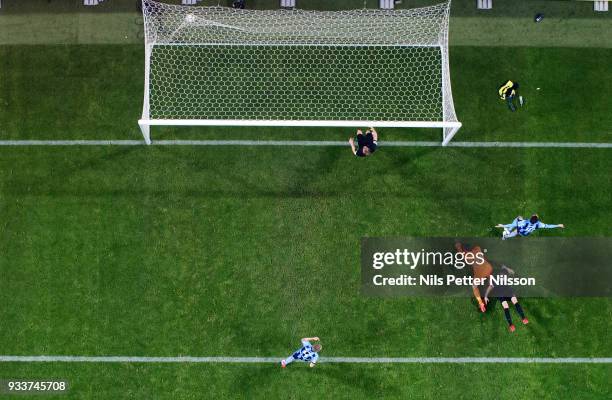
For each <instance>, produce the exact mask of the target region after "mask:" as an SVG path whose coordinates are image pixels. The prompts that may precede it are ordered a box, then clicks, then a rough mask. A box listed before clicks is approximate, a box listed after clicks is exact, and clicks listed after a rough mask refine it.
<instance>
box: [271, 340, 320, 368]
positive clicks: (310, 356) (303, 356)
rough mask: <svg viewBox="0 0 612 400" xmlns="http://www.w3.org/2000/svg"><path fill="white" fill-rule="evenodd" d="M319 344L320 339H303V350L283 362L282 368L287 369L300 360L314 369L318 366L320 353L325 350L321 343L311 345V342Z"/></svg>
mask: <svg viewBox="0 0 612 400" xmlns="http://www.w3.org/2000/svg"><path fill="white" fill-rule="evenodd" d="M311 341H312V342H318V341H319V338H318V337H316V336H315V337H311V338H308V337H307V338H303V339H302V348H300V349H299V350H298V351H296V352H295V353H293V354H292V355H290V356H289V357H287V358H286V359H284V360H281V367H283V368H285V367H286V366H287V364H291V363H292V362H294V361H295V360H300V361H304V362H307V363H309V364H308V365H309V366H310V367H311V368H312V367H314V366H315V365H316V363H317V360H318V359H319V354H318V353H319V352H320V351H321V349H322V348H323V346H321V344H320V343H317V344H310V342H311Z"/></svg>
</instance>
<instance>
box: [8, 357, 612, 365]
mask: <svg viewBox="0 0 612 400" xmlns="http://www.w3.org/2000/svg"><path fill="white" fill-rule="evenodd" d="M280 360H281V357H190V356H180V357H132V356H0V362H3V363H7V362H24V363H44V362H65V363H231V364H244V363H251V364H253V363H255V364H269V363H279V362H280ZM319 361H320V362H321V363H360V364H611V363H612V357H603V358H589V357H321V358H320V359H319Z"/></svg>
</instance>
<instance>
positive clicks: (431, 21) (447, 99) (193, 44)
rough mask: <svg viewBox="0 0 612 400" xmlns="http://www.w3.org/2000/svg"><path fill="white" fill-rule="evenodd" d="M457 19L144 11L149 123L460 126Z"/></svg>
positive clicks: (436, 14) (429, 12) (443, 9)
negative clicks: (453, 51)
mask: <svg viewBox="0 0 612 400" xmlns="http://www.w3.org/2000/svg"><path fill="white" fill-rule="evenodd" d="M449 9H450V2H445V3H442V4H438V5H435V6H431V7H424V8H417V9H411V10H373V9H362V10H351V11H336V12H322V11H303V10H280V9H279V10H238V9H232V8H225V7H194V6H177V5H169V4H164V3H159V2H156V1H153V0H144V1H143V14H144V20H145V45H146V71H145V73H146V87H145V107H144V112H143V119H163V120H269V121H283V120H284V121H372V122H377V121H397V122H401V121H457V118H456V116H455V111H454V107H453V102H452V94H451V90H450V78H449V69H448V43H447V42H448V20H449ZM322 125H324V123H322ZM397 126H402V125H401V124H398V125H397Z"/></svg>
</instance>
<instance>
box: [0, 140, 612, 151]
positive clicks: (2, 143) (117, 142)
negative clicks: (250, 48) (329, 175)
mask: <svg viewBox="0 0 612 400" xmlns="http://www.w3.org/2000/svg"><path fill="white" fill-rule="evenodd" d="M145 145H146V144H145V142H144V141H142V140H0V146H145ZM151 145H153V146H315V147H328V146H348V142H346V141H326V140H154V141H153V142H152V144H151ZM379 145H380V146H383V147H441V146H442V144H441V143H440V142H426V141H389V142H385V141H380V143H379ZM446 147H497V148H517V147H519V148H520V147H522V148H594V149H597V148H600V149H609V148H612V143H591V142H450V143H448V144H447V145H446Z"/></svg>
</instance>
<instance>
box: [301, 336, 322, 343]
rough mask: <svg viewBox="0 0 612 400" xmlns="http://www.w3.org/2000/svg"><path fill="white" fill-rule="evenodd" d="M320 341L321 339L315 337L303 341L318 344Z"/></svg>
mask: <svg viewBox="0 0 612 400" xmlns="http://www.w3.org/2000/svg"><path fill="white" fill-rule="evenodd" d="M319 340H320V339H319V337H318V336H315V337H305V338H302V341H303V342H318V341H319Z"/></svg>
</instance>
